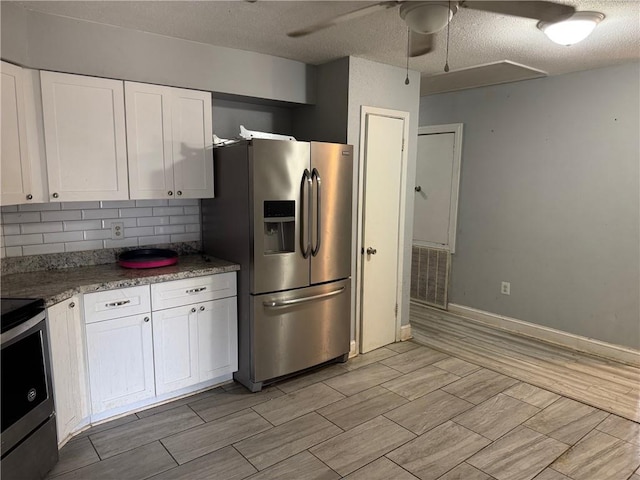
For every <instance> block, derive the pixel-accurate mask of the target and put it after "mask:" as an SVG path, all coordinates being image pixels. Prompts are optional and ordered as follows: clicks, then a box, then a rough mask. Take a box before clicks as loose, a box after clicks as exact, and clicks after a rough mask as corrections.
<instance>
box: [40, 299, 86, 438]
mask: <svg viewBox="0 0 640 480" xmlns="http://www.w3.org/2000/svg"><path fill="white" fill-rule="evenodd" d="M47 319H48V328H49V342H50V344H51V366H52V369H53V396H54V400H55V406H56V424H57V428H58V442H63V441H64V440H65V439H66V438H67V437H68V436H69V435H71V434H72V433H73V432H74V431H76V430H77V429H78V428H79V427H80V426H82V425H83V423H85V422H83V421H84V420H85V419H87V417H88V416H89V409H88V404H87V398H88V394H87V393H88V392H87V384H86V365H85V357H84V348H83V345H84V341H83V335H82V318H81V315H80V303H79V299H78V297H72V298H71V299H69V300H66V301H64V302H61V303H58V304H56V305H54V306H52V307H50V308H49V309H48V310H47Z"/></svg>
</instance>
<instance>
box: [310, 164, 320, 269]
mask: <svg viewBox="0 0 640 480" xmlns="http://www.w3.org/2000/svg"><path fill="white" fill-rule="evenodd" d="M314 179H315V181H316V183H317V185H318V189H317V193H316V199H317V204H318V209H317V213H316V246H315V247H313V248H312V250H311V254H312V255H313V256H314V257H315V256H316V255H317V254H318V252H319V251H320V242H321V240H322V178H320V172H318V169H317V168H314V169H313V172H312V173H311V181H312V182H313V180H314Z"/></svg>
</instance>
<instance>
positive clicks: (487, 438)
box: [425, 418, 520, 455]
mask: <svg viewBox="0 0 640 480" xmlns="http://www.w3.org/2000/svg"><path fill="white" fill-rule="evenodd" d="M447 422H451V423H455V424H456V425H457V426H459V427H462V428H464V429H466V430H470V431H472V432H473V433H475V434H476V435H480V436H481V437H482V438H484V439H485V440H488V441H489V442H490V443H489V445H491V444H492V443H494V442H497V441H498V440H499V438H496V439H495V440H493V439H491V438H489V437H487V436H486V435H483V434H481V433H479V432H476V431H475V430H474V429H472V428H469V427H467V426H465V425H462V424H461V423H458V422H456V421H455V420H454V419H453V418H450V419H449V420H447ZM447 422H443V423H447ZM519 426H520V425H518V426H516V427H513V428H512V429H511V430H509V432H512V431H513V430H515V429H516V428H518V427H519ZM425 433H426V432H425ZM507 433H508V432H507ZM505 435H506V433H505ZM502 437H504V435H502V436H500V438H502ZM489 445H487V446H486V447H488V446H489ZM486 447H482V448H483V449H484V448H486ZM478 451H479V450H478ZM474 455H475V453H474Z"/></svg>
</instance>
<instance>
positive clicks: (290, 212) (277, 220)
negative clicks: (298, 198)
mask: <svg viewBox="0 0 640 480" xmlns="http://www.w3.org/2000/svg"><path fill="white" fill-rule="evenodd" d="M295 231H296V202H295V201H294V200H268V201H265V202H264V232H263V233H264V253H265V255H272V254H277V253H289V252H295V251H296V247H295Z"/></svg>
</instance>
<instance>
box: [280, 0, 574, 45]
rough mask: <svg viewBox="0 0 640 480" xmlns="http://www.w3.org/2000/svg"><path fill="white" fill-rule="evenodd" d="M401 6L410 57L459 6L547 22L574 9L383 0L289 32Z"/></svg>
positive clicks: (541, 4) (295, 33) (467, 1)
mask: <svg viewBox="0 0 640 480" xmlns="http://www.w3.org/2000/svg"><path fill="white" fill-rule="evenodd" d="M396 7H400V17H402V19H403V20H404V21H405V23H406V24H407V26H408V28H409V30H410V38H409V44H410V48H409V52H410V54H409V55H410V56H411V57H419V56H421V55H425V54H427V53H429V52H430V51H431V50H433V35H434V34H435V33H437V32H438V31H440V30H442V29H443V28H444V27H445V26H447V24H448V23H449V21H450V20H451V19H452V18H453V16H454V15H455V13H456V12H457V11H458V9H459V8H469V9H472V10H483V11H486V12H492V13H497V14H501V15H512V16H516V17H524V18H532V19H535V20H540V21H544V22H557V21H561V20H564V19H566V18H569V17H570V16H571V15H573V14H574V13H575V8H574V7H572V6H570V5H562V4H559V3H554V2H548V1H520V0H518V1H479V0H478V1H476V0H463V1H422V2H419V1H403V0H396V1H384V2H378V3H375V4H373V5H368V6H366V7H363V8H359V9H356V10H353V11H351V12H347V13H344V14H342V15H338V16H335V17H333V18H329V19H327V20H323V21H321V22H318V23H314V24H312V25H309V26H308V27H305V28H301V29H299V30H294V31H292V32H289V33H287V35H288V36H289V37H293V38H298V37H304V36H306V35H310V34H312V33H315V32H318V31H320V30H324V29H326V28H329V27H332V26H334V25H338V24H340V23H344V22H348V21H350V20H354V19H356V18H360V17H364V16H366V15H370V14H372V13H375V12H378V11H380V10H388V9H390V8H396Z"/></svg>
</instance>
